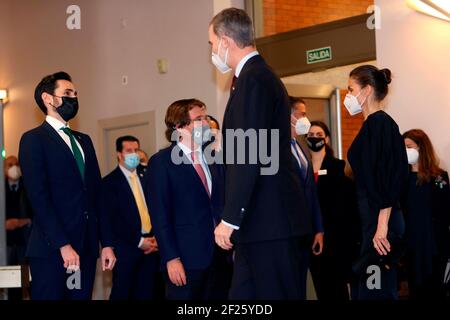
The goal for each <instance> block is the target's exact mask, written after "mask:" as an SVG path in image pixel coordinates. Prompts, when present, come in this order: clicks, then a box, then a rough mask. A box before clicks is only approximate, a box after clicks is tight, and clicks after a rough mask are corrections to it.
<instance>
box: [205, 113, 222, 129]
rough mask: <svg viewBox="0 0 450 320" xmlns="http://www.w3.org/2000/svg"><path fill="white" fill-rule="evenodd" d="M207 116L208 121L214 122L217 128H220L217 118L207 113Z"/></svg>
mask: <svg viewBox="0 0 450 320" xmlns="http://www.w3.org/2000/svg"><path fill="white" fill-rule="evenodd" d="M208 117H209V121H210V122H214V123H215V124H216V126H217V130H220V124H219V121H217V119H216V118H214V117H213V116H210V115H208Z"/></svg>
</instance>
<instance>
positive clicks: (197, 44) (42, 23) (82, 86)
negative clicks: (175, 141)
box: [0, 0, 230, 154]
mask: <svg viewBox="0 0 450 320" xmlns="http://www.w3.org/2000/svg"><path fill="white" fill-rule="evenodd" d="M228 3H229V4H230V2H229V1H228ZM71 4H77V5H79V6H80V7H81V30H74V31H70V30H68V29H67V28H66V19H67V17H68V15H67V14H66V8H67V7H68V6H69V5H71ZM214 5H215V4H214V2H213V1H210V0H165V1H159V0H152V1H149V0H95V1H92V0H76V1H72V0H27V1H16V0H2V1H1V2H0V12H2V19H0V36H1V39H2V47H1V50H0V67H1V68H0V86H7V87H9V88H10V93H11V102H10V104H8V106H7V108H6V109H5V146H6V150H7V153H8V154H17V151H18V142H19V139H20V136H21V135H22V133H23V132H25V131H26V130H29V129H31V128H33V127H35V126H37V125H39V124H40V123H41V122H42V120H43V114H42V113H41V112H40V110H39V109H38V108H37V106H36V105H35V102H34V100H33V92H34V88H35V86H36V84H37V83H38V82H39V81H40V79H41V78H42V77H43V76H44V75H47V74H49V73H53V72H55V71H59V70H65V71H67V72H69V73H70V74H71V75H72V77H73V80H74V83H75V85H76V87H77V89H78V91H79V101H80V113H79V115H78V117H77V119H76V120H75V121H73V123H71V125H72V127H75V128H76V129H79V130H81V131H84V132H86V133H88V134H90V135H91V137H92V138H93V141H94V143H95V144H97V146H98V143H99V142H98V141H97V121H98V120H99V119H104V118H110V117H116V116H121V115H128V114H134V113H139V112H144V111H149V110H156V122H157V126H156V128H155V132H157V134H158V135H157V147H158V148H161V147H163V146H164V145H165V144H166V141H165V138H164V128H165V126H164V115H165V111H166V109H167V107H168V106H169V104H170V103H171V102H173V101H174V100H176V99H180V98H190V97H196V98H199V99H200V100H203V101H204V102H205V103H206V104H207V106H208V109H209V112H210V113H211V114H212V115H214V116H218V117H219V119H221V118H222V114H220V115H218V107H217V90H216V79H215V77H216V72H215V69H214V66H213V65H212V64H211V59H210V55H211V52H210V47H209V45H208V32H207V31H208V24H209V21H210V20H211V18H212V16H213V13H214ZM5 17H6V19H5ZM4 34H6V35H5V36H4ZM8 37H9V38H11V41H9V42H8V41H7V40H8ZM3 39H6V40H5V42H4V41H3ZM158 58H166V59H168V61H169V72H168V73H167V74H159V73H158V72H157V68H156V60H157V59H158ZM123 75H127V76H128V85H126V86H124V85H122V83H121V82H122V76H123Z"/></svg>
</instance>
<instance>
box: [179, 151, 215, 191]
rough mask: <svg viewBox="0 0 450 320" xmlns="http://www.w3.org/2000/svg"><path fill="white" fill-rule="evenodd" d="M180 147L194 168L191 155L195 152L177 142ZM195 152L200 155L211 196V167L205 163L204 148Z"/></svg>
mask: <svg viewBox="0 0 450 320" xmlns="http://www.w3.org/2000/svg"><path fill="white" fill-rule="evenodd" d="M177 145H178V147H180V149H181V151H183V153H184V154H185V155H186V157H187V158H188V159H189V161H190V162H191V163H192V166H194V162H193V161H192V157H191V153H192V152H193V151H192V150H191V149H190V148H189V147H188V146H186V145H184V144H182V143H181V142H177ZM195 152H199V153H200V155H201V156H200V158H199V160H200V165H201V166H202V169H203V171H204V172H205V176H206V182H207V184H208V189H209V194H212V179H211V172H210V171H209V167H208V165H207V164H206V162H205V159H204V156H203V150H202V147H198V148H197V149H195ZM194 169H195V168H194Z"/></svg>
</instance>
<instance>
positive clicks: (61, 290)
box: [29, 250, 97, 300]
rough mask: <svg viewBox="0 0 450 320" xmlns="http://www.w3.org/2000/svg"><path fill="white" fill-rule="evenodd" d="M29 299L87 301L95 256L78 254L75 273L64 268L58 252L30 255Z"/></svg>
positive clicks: (90, 296) (93, 272)
mask: <svg viewBox="0 0 450 320" xmlns="http://www.w3.org/2000/svg"><path fill="white" fill-rule="evenodd" d="M29 262H30V270H31V278H32V279H31V299H32V300H90V299H92V289H93V287H94V279H95V270H96V267H97V257H95V256H90V255H80V269H79V271H78V272H71V271H67V270H66V269H65V268H64V261H63V259H62V257H61V254H60V252H59V250H58V251H55V252H54V253H52V254H51V255H50V256H49V257H45V258H36V257H35V258H31V257H30V258H29Z"/></svg>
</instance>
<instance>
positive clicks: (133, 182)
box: [101, 136, 159, 300]
mask: <svg viewBox="0 0 450 320" xmlns="http://www.w3.org/2000/svg"><path fill="white" fill-rule="evenodd" d="M138 150H139V140H138V139H137V138H136V137H133V136H123V137H119V138H118V139H117V140H116V151H117V159H118V161H119V165H118V166H117V168H116V169H114V170H113V171H112V172H111V173H110V174H108V175H107V176H106V177H104V178H103V181H102V197H101V198H102V203H101V210H102V211H103V214H104V215H108V216H109V220H110V221H111V227H112V234H113V238H114V252H115V254H116V257H117V263H116V266H115V268H114V271H113V280H112V281H113V283H112V290H111V296H110V299H111V300H123V299H139V300H144V299H152V298H153V297H154V286H155V279H156V274H157V271H158V266H159V255H158V253H157V251H158V244H157V242H156V240H155V237H154V234H153V228H152V223H151V216H150V213H149V211H148V207H147V203H146V199H145V196H144V191H143V188H142V182H143V179H142V178H141V177H140V176H139V174H138V173H137V170H136V168H137V167H138V165H139V163H140V158H139V155H138V153H137V152H138Z"/></svg>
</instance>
